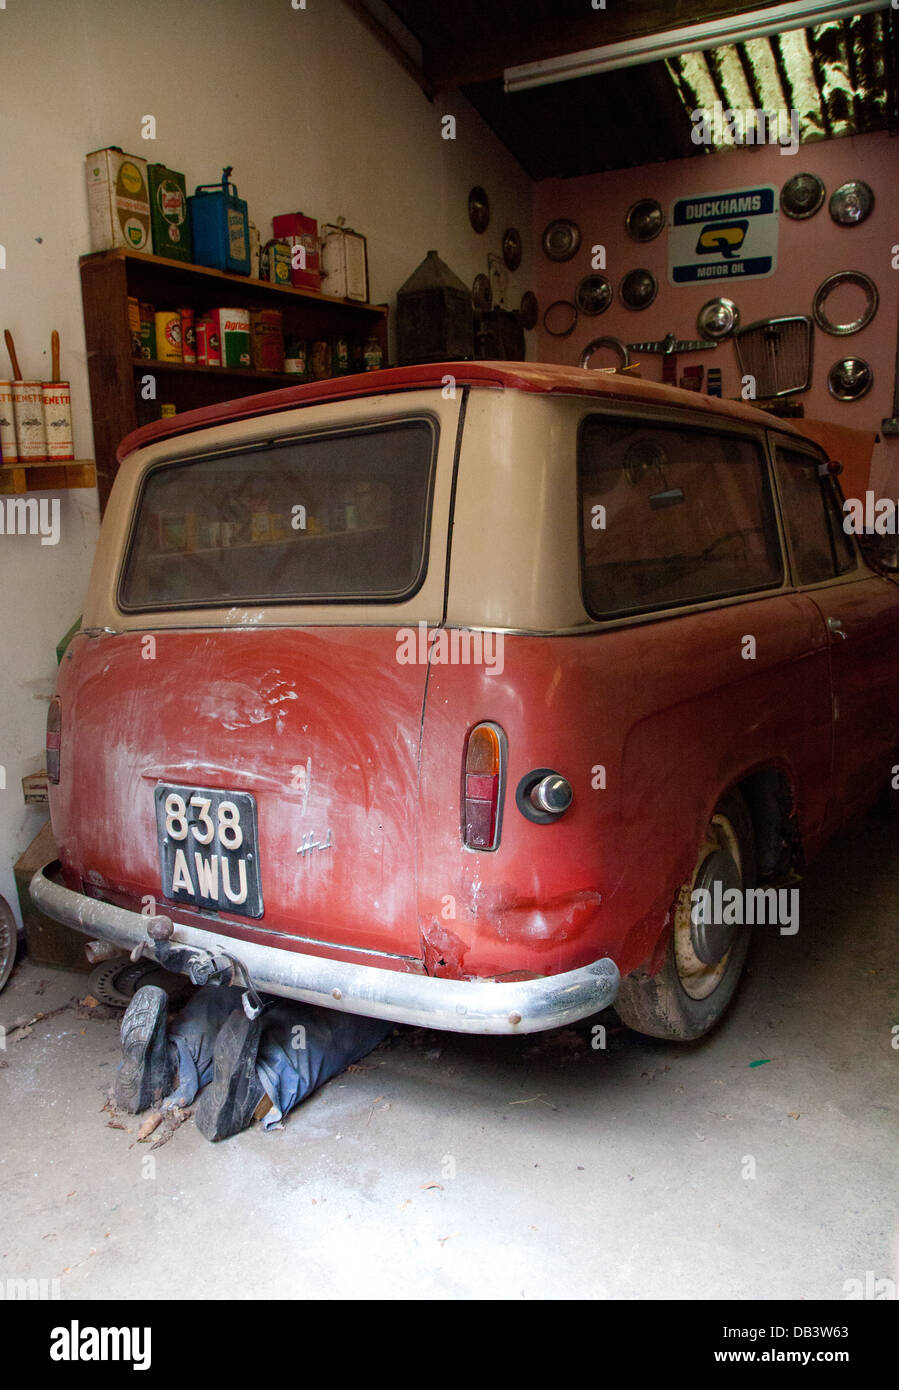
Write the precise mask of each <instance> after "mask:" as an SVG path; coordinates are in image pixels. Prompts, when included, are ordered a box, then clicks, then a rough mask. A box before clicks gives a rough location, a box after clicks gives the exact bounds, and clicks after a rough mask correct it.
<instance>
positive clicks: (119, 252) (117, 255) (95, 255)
mask: <svg viewBox="0 0 899 1390" xmlns="http://www.w3.org/2000/svg"><path fill="white" fill-rule="evenodd" d="M111 260H117V261H127V262H134V263H136V264H139V265H141V266H144V267H146V268H147V269H148V270H151V271H152V270H153V269H154V268H155V269H158V270H159V271H161V272H164V274H165V276H167V277H169V278H171V277H172V276H173V275H191V276H194V275H196V276H202V277H203V278H204V279H207V280H216V281H224V282H225V283H226V284H229V285H234V286H235V287H237V288H239V289H241V290H244V291H246V290H249V291H251V292H252V294H253V296H254V297H255V296H256V295H262V296H263V297H275V298H277V299H286V300H287V301H288V302H291V301H293V302H294V303H296V302H298V301H300V302H302V301H305V302H306V303H308V304H315V305H322V306H325V307H330V308H340V309H353V310H355V311H356V312H357V313H363V314H372V315H374V316H375V317H376V318H386V317H387V312H388V310H387V305H386V304H363V303H362V302H361V301H360V300H358V299H338V298H337V296H336V295H333V294H324V293H323V292H322V291H321V290H304V289H294V287H293V286H292V285H273V284H271V283H270V282H269V281H268V280H255V279H254V278H253V277H252V276H251V275H233V274H231V272H230V271H227V270H215V269H214V268H213V267H212V266H208V265H194V263H193V262H192V261H172V260H169V259H168V258H167V257H166V256H150V255H148V254H147V252H146V251H126V250H125V249H124V247H117V248H116V249H115V250H113V251H93V252H91V254H90V255H88V256H82V257H81V258H80V260H79V262H78V263H79V265H87V264H89V263H90V262H97V261H111Z"/></svg>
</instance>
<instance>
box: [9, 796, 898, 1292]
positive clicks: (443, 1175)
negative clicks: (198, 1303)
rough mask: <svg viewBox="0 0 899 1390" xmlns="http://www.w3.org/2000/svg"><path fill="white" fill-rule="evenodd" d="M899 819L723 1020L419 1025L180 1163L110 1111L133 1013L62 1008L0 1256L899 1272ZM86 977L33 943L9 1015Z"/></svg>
mask: <svg viewBox="0 0 899 1390" xmlns="http://www.w3.org/2000/svg"><path fill="white" fill-rule="evenodd" d="M896 845H897V838H896V821H895V819H892V820H891V819H889V818H887V817H878V816H872V817H871V818H870V819H869V820H868V821H866V822H862V823H860V824H859V825H858V827H857V829H856V830H855V831H854V833H853V834H852V835H851V836H845V837H844V838H843V839H842V840H841V841H840V842H839V843H838V844H836V845H834V846H832V847H831V849H830V850H829V851H828V852H827V854H826V855H825V856H824V857H823V858H822V859H821V860H819V861H818V863H817V864H816V865H814V866H813V868H812V871H811V873H810V875H809V877H808V879H807V880H806V882H805V884H804V886H803V887H802V889H801V890H800V892H801V897H800V930H799V934H798V936H795V937H781V936H779V935H776V934H773V933H772V929H767V930H766V929H762V930H760V931H757V941H756V944H755V947H754V950H753V953H752V955H751V957H750V963H749V973H748V975H747V978H746V980H745V983H744V986H743V988H742V990H741V992H740V994H739V996H738V998H737V1001H736V1003H735V1006H734V1008H733V1010H732V1012H731V1014H730V1016H729V1018H728V1020H727V1021H726V1022H725V1024H724V1025H723V1027H722V1028H721V1029H720V1030H719V1031H718V1032H717V1033H716V1034H714V1035H713V1036H712V1037H711V1038H709V1039H707V1040H705V1041H702V1042H700V1043H698V1044H692V1045H686V1046H684V1045H682V1046H675V1045H671V1044H665V1043H661V1042H654V1041H651V1040H647V1039H643V1038H640V1037H638V1036H637V1035H636V1034H633V1033H630V1032H628V1031H626V1030H620V1031H618V1032H616V1033H614V1034H612V1035H610V1038H609V1048H608V1051H606V1052H599V1051H596V1052H595V1051H592V1050H591V1048H590V1046H589V1042H588V1041H587V1040H588V1039H589V1025H585V1026H583V1027H581V1028H580V1029H578V1030H576V1031H575V1033H574V1034H572V1033H571V1032H564V1033H556V1034H552V1035H544V1036H543V1037H539V1036H538V1037H536V1038H516V1039H502V1040H490V1039H480V1038H464V1037H457V1036H453V1035H451V1034H437V1033H423V1032H419V1031H413V1030H403V1031H402V1032H401V1033H400V1035H399V1036H398V1037H395V1038H394V1039H393V1040H392V1041H391V1042H390V1044H389V1045H387V1046H386V1047H384V1048H382V1049H380V1050H379V1051H378V1052H376V1053H374V1054H372V1055H371V1056H370V1057H369V1058H368V1059H366V1061H365V1062H364V1063H363V1064H362V1066H363V1068H364V1069H363V1070H360V1071H356V1072H353V1073H350V1074H346V1075H344V1076H342V1077H340V1078H338V1079H337V1080H335V1081H333V1082H332V1083H331V1084H330V1085H328V1086H326V1087H325V1088H324V1089H323V1090H322V1091H320V1092H318V1093H317V1094H315V1095H314V1096H312V1097H311V1098H310V1099H309V1100H308V1101H307V1102H305V1104H303V1105H302V1106H301V1107H300V1108H299V1109H298V1110H296V1111H294V1113H293V1114H292V1115H291V1116H290V1117H289V1119H288V1121H287V1123H286V1126H285V1128H284V1130H283V1131H281V1132H273V1133H269V1134H266V1133H263V1132H262V1130H261V1128H260V1126H258V1125H256V1126H254V1127H253V1129H252V1130H250V1131H248V1132H246V1133H244V1134H242V1135H240V1136H238V1137H237V1138H235V1139H231V1140H228V1141H226V1142H225V1143H222V1144H218V1145H215V1146H212V1145H210V1144H209V1143H207V1142H206V1140H204V1139H203V1138H202V1137H201V1135H200V1134H199V1132H198V1131H197V1130H196V1129H195V1128H194V1126H193V1124H192V1123H190V1122H188V1123H187V1124H185V1125H183V1126H182V1128H181V1129H179V1130H178V1131H177V1132H176V1133H175V1134H174V1135H173V1137H172V1138H171V1139H170V1141H169V1142H168V1143H167V1144H166V1145H165V1147H162V1148H160V1149H159V1150H158V1151H157V1152H155V1153H153V1154H152V1155H149V1157H152V1158H153V1159H155V1175H145V1169H146V1167H147V1163H146V1160H147V1158H148V1146H147V1145H145V1144H141V1145H137V1146H135V1145H134V1138H135V1135H134V1133H127V1132H125V1131H122V1130H115V1129H110V1128H108V1127H107V1120H108V1119H109V1115H108V1113H105V1112H103V1110H102V1107H103V1105H104V1101H105V1099H106V1096H107V1093H108V1090H109V1087H110V1085H111V1082H112V1078H113V1074H114V1071H115V1066H116V1062H117V1060H118V1056H119V1048H118V1019H117V1018H116V1019H111V1020H106V1021H98V1020H96V1019H92V1020H79V1019H78V1018H77V1017H76V1016H75V1013H74V1011H73V1010H71V1009H68V1010H66V1011H65V1012H62V1013H60V1014H57V1015H56V1016H55V1017H54V1018H51V1019H47V1020H46V1021H44V1022H42V1023H39V1024H37V1025H36V1026H35V1027H34V1029H33V1031H32V1033H30V1034H29V1035H28V1036H27V1037H24V1038H21V1039H20V1040H18V1041H10V1043H9V1045H8V1046H7V1048H6V1050H5V1051H0V1069H2V1070H0V1191H2V1196H3V1212H4V1219H3V1222H2V1231H0V1280H2V1279H6V1278H47V1279H53V1278H59V1279H60V1281H61V1282H60V1289H61V1295H62V1297H63V1298H100V1297H103V1298H108V1297H117V1298H136V1297H149V1298H159V1297H177V1296H194V1297H200V1298H203V1297H215V1296H217V1295H220V1296H221V1295H226V1296H229V1297H232V1298H259V1297H266V1296H272V1297H274V1296H286V1297H290V1298H307V1297H308V1298H341V1297H345V1298H363V1299H367V1298H373V1297H379V1298H383V1297H387V1298H403V1299H406V1298H424V1299H433V1298H452V1299H468V1298H474V1297H486V1298H493V1297H503V1298H515V1299H519V1298H521V1299H534V1298H549V1297H556V1298H565V1297H567V1298H628V1299H649V1298H666V1297H667V1298H692V1299H703V1298H709V1297H728V1298H734V1299H771V1298H782V1297H785V1298H792V1299H808V1298H825V1299H841V1298H843V1297H845V1293H844V1283H845V1281H846V1280H849V1279H859V1280H862V1281H863V1280H864V1279H865V1275H866V1271H871V1272H872V1274H873V1277H874V1278H877V1279H882V1278H884V1277H887V1278H892V1279H894V1280H896V1279H897V1276H899V1271H897V1268H896V1241H895V1233H896V1216H897V1211H896V1191H897V1183H896V1176H897V1174H896V1165H895V1159H894V1150H895V1121H896V1109H897V1103H896V1089H895V1081H894V1078H895V1076H896V1068H897V1066H899V1052H897V1051H896V1050H894V1049H893V1048H892V1046H891V1024H892V1023H893V1022H895V1021H896V1019H895V1015H894V1012H893V1009H894V1006H895V994H894V993H893V992H892V989H893V986H894V984H895V961H896V949H895V933H896V923H897V917H899V851H897V848H896ZM85 982H86V977H84V976H79V975H74V974H70V973H67V972H62V971H54V970H49V969H46V968H41V967H36V966H34V965H32V964H30V963H28V962H25V963H23V964H21V965H20V966H19V967H18V968H17V970H16V971H15V973H14V976H13V978H12V979H11V981H10V983H9V985H8V986H7V988H6V990H5V991H4V993H3V995H2V996H0V1024H6V1025H8V1024H9V1023H10V1022H12V1021H13V1020H14V1019H16V1018H18V1017H20V1016H22V1015H26V1014H33V1013H35V1012H37V1011H38V1010H51V1009H54V1008H56V1007H57V1006H58V1005H61V1004H64V1003H65V1002H66V1000H68V999H69V998H70V997H71V996H72V995H73V994H74V993H76V992H80V993H82V994H83V993H84V987H85ZM41 990H42V991H43V992H40V991H41ZM762 1058H768V1059H770V1061H769V1062H767V1063H766V1065H763V1066H757V1067H753V1066H751V1065H750V1064H751V1063H752V1062H755V1061H758V1060H759V1059H762ZM130 1123H132V1126H133V1128H134V1129H135V1130H136V1128H137V1122H134V1121H131V1122H130ZM750 1160H754V1166H755V1176H754V1177H746V1176H744V1173H747V1172H749V1171H750V1170H751V1168H752V1163H751V1162H750ZM151 1166H152V1165H151ZM453 1173H454V1176H453V1175H452V1174H453Z"/></svg>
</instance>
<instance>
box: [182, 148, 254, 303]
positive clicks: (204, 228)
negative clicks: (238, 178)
mask: <svg viewBox="0 0 899 1390" xmlns="http://www.w3.org/2000/svg"><path fill="white" fill-rule="evenodd" d="M230 176H231V165H230V164H229V165H228V167H227V169H223V170H222V181H221V185H219V184H215V183H210V184H202V185H200V187H198V188H197V190H196V192H195V193H194V195H193V197H192V198H188V200H187V203H188V208H189V211H190V225H191V232H192V235H193V247H194V260H195V261H196V263H197V264H198V265H208V266H212V267H214V269H216V270H228V271H231V273H232V274H234V275H249V273H250V227H249V218H248V216H247V205H246V202H245V201H244V199H243V198H238V196H237V188H236V186H235V185H234V184H233V183H229V182H228V180H229V178H230Z"/></svg>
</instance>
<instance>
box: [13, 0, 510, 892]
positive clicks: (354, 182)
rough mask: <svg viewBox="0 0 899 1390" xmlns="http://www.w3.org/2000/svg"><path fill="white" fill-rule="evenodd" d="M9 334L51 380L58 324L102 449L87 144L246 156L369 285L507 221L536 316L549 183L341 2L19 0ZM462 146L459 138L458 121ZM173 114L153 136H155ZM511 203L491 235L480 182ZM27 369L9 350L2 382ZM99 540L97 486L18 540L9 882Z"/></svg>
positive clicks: (256, 193)
mask: <svg viewBox="0 0 899 1390" xmlns="http://www.w3.org/2000/svg"><path fill="white" fill-rule="evenodd" d="M0 93H2V96H0V105H2V111H3V119H2V123H0V244H2V245H3V246H4V247H5V248H6V270H5V271H0V328H10V329H11V330H12V332H13V335H14V337H15V340H16V346H17V348H18V354H19V360H20V364H21V368H22V371H23V373H24V374H25V375H26V376H28V377H49V376H50V370H49V350H50V333H51V330H52V329H53V328H57V329H59V332H60V335H61V340H62V372H63V376H64V377H67V378H69V379H70V380H71V383H72V396H73V405H74V417H75V453H76V456H77V457H79V458H90V457H92V455H93V444H92V435H91V423H90V409H89V394H88V384H87V369H86V362H85V347H84V333H83V325H82V319H81V293H80V282H79V277H78V257H79V256H80V255H82V254H83V253H84V252H86V251H89V250H90V249H91V248H90V244H89V235H88V218H87V198H86V194H85V187H84V156H85V155H86V154H87V153H88V152H89V151H91V150H95V149H99V148H101V147H103V146H104V145H120V146H121V147H122V148H123V149H124V150H126V151H128V152H129V153H132V154H139V155H142V156H144V157H145V158H148V159H150V160H158V161H161V162H162V163H165V164H168V165H169V166H170V167H171V168H174V169H179V170H181V171H182V172H184V173H185V174H186V176H187V184H188V190H189V191H190V192H192V191H193V188H194V186H195V185H196V184H198V183H213V182H215V181H217V180H218V179H219V178H220V177H221V170H222V166H223V165H225V164H232V165H233V166H234V174H233V178H234V180H235V181H236V183H237V186H238V189H239V191H240V195H241V197H243V198H246V199H247V200H248V202H249V209H250V217H251V218H252V220H253V221H254V222H255V223H256V224H257V226H258V227H259V229H260V232H261V233H262V235H263V240H265V238H266V237H267V236H270V235H271V218H272V216H273V214H275V213H278V212H288V211H291V210H295V209H301V210H302V211H303V212H306V213H307V214H309V215H311V216H314V217H318V218H319V220H320V221H333V220H334V219H335V218H336V217H337V216H338V215H341V214H342V215H344V216H345V217H346V219H347V222H348V224H349V225H350V226H353V227H355V228H356V229H357V231H361V232H364V233H365V234H366V235H367V236H368V252H369V265H370V272H371V297H372V299H373V300H374V301H376V302H382V301H385V300H386V301H389V302H390V303H391V308H393V307H394V306H395V293H396V290H397V289H398V288H399V286H400V285H401V284H402V282H403V281H404V280H405V279H406V278H407V277H408V276H409V274H410V273H411V272H412V271H413V270H414V269H415V267H416V266H417V265H418V263H419V261H421V259H422V258H423V256H424V255H425V253H426V252H427V251H428V250H430V249H431V248H436V249H437V250H438V251H439V252H440V254H441V256H442V257H443V259H444V260H445V261H446V262H447V263H448V264H449V265H450V266H451V267H452V269H453V270H455V272H456V274H457V275H459V276H460V277H461V278H462V280H464V281H465V282H466V283H469V284H470V283H471V281H472V279H473V278H474V276H475V274H476V273H477V272H478V271H479V270H483V271H486V270H487V259H486V258H487V252H488V251H496V252H499V250H500V243H501V238H502V233H503V230H504V228H505V227H506V226H508V225H510V224H512V225H515V226H517V227H518V228H519V229H520V230H521V232H522V237H523V240H524V243H525V254H524V259H523V263H522V266H521V268H520V269H519V271H518V272H517V274H516V275H514V276H511V277H510V280H509V295H508V298H507V304H509V306H510V307H517V306H518V303H519V302H520V298H521V293H522V291H523V290H524V289H527V288H528V287H529V286H530V285H531V284H532V283H533V280H534V278H535V271H536V265H535V262H536V252H535V248H534V247H533V245H531V244H530V229H531V224H532V206H531V186H530V183H529V181H528V179H527V177H526V175H525V174H524V172H523V171H522V170H521V168H520V167H519V166H518V164H517V163H516V162H515V161H514V160H513V158H512V156H511V155H509V154H508V153H507V151H506V150H505V149H504V148H503V147H502V146H501V145H500V144H499V142H498V141H497V140H496V138H495V137H494V136H493V135H492V134H491V132H490V131H489V130H488V129H487V127H486V126H485V125H484V124H483V122H482V121H481V120H480V118H479V117H478V116H477V115H476V114H475V112H474V111H473V110H472V109H471V108H470V107H469V106H468V104H467V103H466V102H465V101H464V99H463V98H461V97H460V96H456V95H454V96H453V97H452V98H451V99H443V98H438V101H437V102H436V103H435V104H434V105H431V104H430V103H429V102H428V101H427V100H426V98H425V97H424V96H423V95H422V93H421V92H420V90H419V88H418V87H417V86H416V84H415V83H414V82H413V81H412V80H411V78H409V77H408V76H407V75H406V74H405V72H404V71H403V70H402V69H401V68H400V67H399V65H398V64H397V63H396V62H395V61H394V60H393V58H392V57H391V56H390V55H389V54H387V53H386V52H384V51H383V50H382V48H381V47H380V45H379V44H378V43H377V42H376V41H375V39H374V38H373V37H372V36H371V35H370V34H369V33H368V32H367V30H366V29H365V28H364V27H363V26H362V25H361V24H360V23H359V22H358V20H357V19H356V18H355V16H354V15H353V14H352V12H351V11H350V10H349V9H348V8H347V7H346V6H345V5H343V4H342V3H341V0H306V9H305V10H302V9H296V10H295V9H293V8H292V6H291V3H290V0H201V2H200V3H196V2H194V3H184V0H115V3H113V4H111V3H110V2H109V0H42V3H41V4H40V5H35V4H32V3H30V0H6V7H5V8H2V9H0ZM445 113H452V114H454V115H455V116H456V117H457V138H456V140H455V141H447V140H444V139H442V138H441V120H440V118H441V116H442V115H443V114H445ZM147 114H151V115H154V116H155V117H156V121H157V138H156V140H155V141H145V140H142V139H141V118H142V117H143V116H145V115H147ZM474 183H481V184H483V185H484V187H485V188H486V189H487V190H488V193H489V195H490V199H491V209H492V218H491V225H490V228H489V229H488V231H487V233H486V234H485V235H484V236H480V237H479V236H477V235H476V234H475V233H474V232H473V231H472V229H471V227H470V225H469V222H468V215H467V195H468V189H469V188H470V187H471V185H472V184H474ZM8 375H11V370H10V368H9V365H8V363H7V361H6V354H5V351H4V350H3V348H2V347H0V377H5V376H8ZM96 536H97V508H96V494H95V493H94V492H93V491H90V492H88V491H84V490H80V491H72V492H69V493H64V494H62V532H61V539H60V542H59V544H58V545H57V546H55V547H54V546H42V545H41V544H40V541H39V539H38V538H37V537H30V536H29V537H25V536H15V537H8V536H2V537H0V764H2V765H3V766H4V767H5V769H6V790H5V791H0V894H2V895H3V896H4V897H5V898H7V900H8V901H9V902H10V903H12V904H13V906H14V909H15V910H16V911H18V904H17V903H16V901H15V887H14V882H13V876H12V865H13V863H14V861H15V859H16V858H17V856H18V855H19V853H21V851H22V850H23V849H24V848H25V846H26V845H27V844H28V842H29V841H30V840H31V838H32V837H33V836H34V834H35V833H36V832H37V830H38V829H39V828H40V824H41V822H42V820H43V819H44V817H43V816H42V815H41V814H39V813H38V812H35V811H32V810H26V808H25V806H24V803H23V800H22V794H21V788H20V779H21V778H22V777H23V776H24V775H25V774H26V773H28V772H34V771H36V770H37V769H38V768H40V767H41V766H42V764H43V741H44V720H45V714H46V705H47V701H48V699H49V697H50V694H51V693H52V687H53V681H54V676H55V667H56V661H55V655H54V647H55V645H56V642H57V640H58V639H59V637H61V636H62V634H63V633H64V632H65V631H66V630H67V629H68V628H69V626H70V625H71V623H72V622H73V621H74V619H75V618H76V617H77V616H78V614H79V612H80V611H81V604H82V598H83V594H84V590H85V587H86V584H87V579H88V574H89V570H90V564H91V560H92V555H93V550H94V546H95V543H96Z"/></svg>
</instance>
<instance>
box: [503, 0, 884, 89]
mask: <svg viewBox="0 0 899 1390" xmlns="http://www.w3.org/2000/svg"><path fill="white" fill-rule="evenodd" d="M888 8H889V6H888V5H886V4H885V3H884V0H855V3H854V4H852V3H850V4H847V3H846V0H790V3H789V4H784V5H772V6H771V7H770V8H769V9H767V10H752V11H749V12H746V13H743V14H737V15H729V16H727V17H726V18H723V19H714V20H709V21H708V22H707V23H705V24H691V25H688V26H686V27H685V28H683V29H664V30H662V31H661V32H659V33H655V34H645V35H643V36H642V37H640V38H634V39H627V40H625V41H624V42H623V43H610V44H606V45H605V47H603V48H586V49H584V50H583V51H582V52H581V53H567V54H563V55H562V56H561V57H559V58H546V59H543V60H542V61H540V62H537V63H524V64H522V65H521V66H520V67H514V68H506V70H505V72H504V74H503V77H504V79H505V90H506V91H507V92H521V91H524V90H525V89H526V88H529V87H546V86H549V85H550V83H553V82H568V81H570V80H571V79H572V78H574V77H591V76H594V75H595V74H597V73H603V72H613V71H615V70H616V69H618V68H631V67H636V66H637V65H638V64H640V63H655V62H659V61H661V60H662V59H664V58H677V57H679V56H680V55H681V54H682V53H695V52H698V51H700V50H703V49H707V48H716V47H719V46H720V45H722V44H728V43H743V42H745V41H746V40H747V39H759V38H763V37H764V36H765V35H767V34H779V33H782V32H784V31H786V30H790V29H804V28H806V26H807V25H810V24H824V23H826V22H827V21H828V20H831V19H846V18H848V17H849V16H850V15H857V14H870V13H871V12H872V11H874V10H883V9H888Z"/></svg>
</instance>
